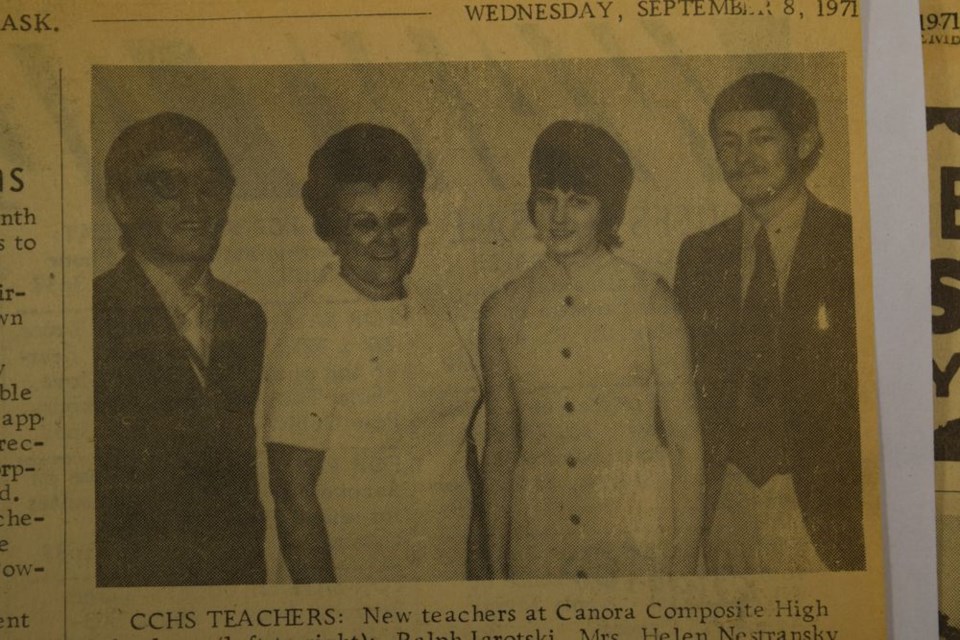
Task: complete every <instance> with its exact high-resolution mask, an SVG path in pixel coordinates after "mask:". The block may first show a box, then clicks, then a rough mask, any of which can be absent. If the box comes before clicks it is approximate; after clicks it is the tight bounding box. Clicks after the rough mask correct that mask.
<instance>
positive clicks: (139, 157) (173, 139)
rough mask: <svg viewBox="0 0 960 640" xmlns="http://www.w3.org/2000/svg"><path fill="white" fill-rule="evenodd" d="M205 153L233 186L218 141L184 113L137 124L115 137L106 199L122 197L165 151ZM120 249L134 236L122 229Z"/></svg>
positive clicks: (106, 165)
mask: <svg viewBox="0 0 960 640" xmlns="http://www.w3.org/2000/svg"><path fill="white" fill-rule="evenodd" d="M196 150H205V151H208V152H209V154H210V156H209V157H210V160H211V162H212V163H213V166H214V167H215V168H216V169H217V171H218V172H219V173H220V174H221V175H223V176H224V177H226V178H228V180H229V181H230V183H233V180H234V178H233V171H232V170H231V168H230V161H229V160H227V156H226V155H225V154H224V153H223V149H221V148H220V143H219V142H218V141H217V137H216V136H215V135H213V133H212V132H211V131H210V130H209V129H207V128H206V127H205V126H203V125H202V124H200V123H199V122H198V121H196V120H194V119H193V118H190V117H188V116H185V115H183V114H182V113H173V112H169V111H167V112H163V113H158V114H156V115H153V116H150V117H149V118H145V119H143V120H138V121H137V122H134V123H133V124H131V125H129V126H128V127H127V128H126V129H124V130H123V131H121V132H120V135H118V136H117V137H116V139H115V140H114V141H113V144H111V145H110V149H109V150H107V157H106V159H105V160H104V183H105V185H106V192H107V197H108V198H109V197H111V196H114V195H122V194H123V193H124V192H125V190H126V187H127V185H128V183H129V181H130V179H131V178H132V177H133V175H134V173H135V172H136V170H137V168H139V167H140V165H142V164H143V163H144V162H145V161H146V160H147V159H148V158H149V157H151V156H153V155H155V154H157V153H163V152H165V151H185V152H188V151H196ZM120 234H121V236H120V245H121V247H123V248H124V249H129V248H130V244H131V234H130V231H129V230H128V229H125V228H122V227H121V229H120Z"/></svg>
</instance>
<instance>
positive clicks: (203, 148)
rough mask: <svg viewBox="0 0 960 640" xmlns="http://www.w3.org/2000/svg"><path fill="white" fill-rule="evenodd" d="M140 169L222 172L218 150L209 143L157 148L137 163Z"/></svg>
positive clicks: (221, 162)
mask: <svg viewBox="0 0 960 640" xmlns="http://www.w3.org/2000/svg"><path fill="white" fill-rule="evenodd" d="M139 169H140V170H141V171H151V170H162V171H167V170H170V171H177V170H179V171H182V172H184V173H210V172H223V170H224V167H223V161H222V159H221V156H220V153H219V151H218V150H217V149H216V148H214V147H213V146H211V145H196V146H190V147H178V148H172V149H159V150H157V151H153V152H151V153H148V154H147V155H146V156H144V157H143V160H142V161H141V162H140V163H139Z"/></svg>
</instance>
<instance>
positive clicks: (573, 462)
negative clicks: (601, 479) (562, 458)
mask: <svg viewBox="0 0 960 640" xmlns="http://www.w3.org/2000/svg"><path fill="white" fill-rule="evenodd" d="M567 466H568V467H575V466H577V459H576V458H574V457H573V456H569V457H568V458H567Z"/></svg>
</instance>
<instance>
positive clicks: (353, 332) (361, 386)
mask: <svg viewBox="0 0 960 640" xmlns="http://www.w3.org/2000/svg"><path fill="white" fill-rule="evenodd" d="M308 173H309V175H308V178H307V181H306V183H305V184H304V186H303V201H304V205H305V207H306V209H307V212H308V213H309V214H310V216H311V217H312V218H313V222H314V228H315V230H316V233H317V235H318V236H319V237H320V238H321V239H322V240H324V241H326V242H327V243H329V245H330V247H331V248H332V250H333V252H334V253H335V254H336V256H337V257H338V258H339V265H338V267H337V268H336V269H328V270H327V271H325V272H324V273H323V277H321V279H320V281H319V284H318V285H317V286H315V287H314V288H313V289H312V290H311V291H309V292H308V293H307V295H306V296H305V298H304V299H303V301H302V302H301V303H300V304H299V306H297V307H296V308H295V310H294V311H293V313H292V314H291V318H290V323H289V326H288V327H287V329H286V331H285V332H284V334H283V335H282V336H281V338H280V340H279V342H278V345H277V347H276V348H275V349H274V351H273V353H272V357H271V358H270V359H269V360H268V365H267V373H266V376H265V378H266V379H265V391H264V394H265V422H266V425H265V438H266V442H267V453H268V462H269V471H270V487H271V490H272V493H273V496H274V499H275V503H276V521H277V530H278V535H279V539H280V548H281V552H282V554H283V557H284V559H285V561H286V565H287V568H288V570H289V572H290V575H291V578H292V579H293V581H294V582H300V583H304V582H333V581H337V582H410V581H428V580H462V579H464V577H466V574H467V569H466V567H467V539H468V526H469V522H470V515H471V487H470V483H469V479H468V469H467V461H468V452H469V438H468V433H467V428H468V422H469V421H470V419H471V414H472V412H473V410H474V407H475V405H476V402H477V399H478V398H479V395H480V389H479V380H478V375H477V373H476V372H475V371H474V368H473V366H472V363H471V358H470V356H469V353H468V351H467V349H466V348H465V344H464V342H463V340H461V339H460V336H459V335H458V333H457V331H456V329H455V327H454V324H453V322H452V320H451V318H450V316H449V313H448V312H447V310H446V307H445V306H444V304H443V302H442V301H441V300H440V299H439V297H436V296H432V295H430V293H429V292H421V291H416V290H413V289H411V288H410V287H409V286H408V285H407V283H406V282H405V276H406V275H407V274H408V273H409V272H410V270H411V269H412V268H413V266H414V262H415V260H416V255H417V245H418V238H419V233H420V230H421V229H422V228H423V226H424V225H425V224H426V205H425V203H424V198H423V188H424V181H425V169H424V166H423V164H422V162H421V161H420V158H419V157H418V156H417V153H416V151H415V150H414V149H413V147H412V146H411V145H410V142H409V141H408V140H407V139H406V138H404V137H403V136H402V135H401V134H399V133H397V132H396V131H394V130H392V129H387V128H384V127H380V126H377V125H371V124H359V125H355V126H352V127H349V128H347V129H345V130H343V131H341V132H339V133H337V134H335V135H333V136H331V137H330V138H329V139H328V140H327V141H326V142H325V143H324V145H323V146H322V147H321V148H320V149H319V150H318V151H317V152H316V153H315V154H314V155H313V157H312V159H311V161H310V166H309V171H308Z"/></svg>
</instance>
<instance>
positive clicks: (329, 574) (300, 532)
mask: <svg viewBox="0 0 960 640" xmlns="http://www.w3.org/2000/svg"><path fill="white" fill-rule="evenodd" d="M323 457H324V452H323V451H316V450H313V449H304V448H301V447H294V446H291V445H286V444H275V443H268V444H267V461H268V464H269V467H270V491H271V493H272V494H273V499H274V502H275V504H276V518H277V534H278V535H279V537H280V550H281V552H282V553H283V559H284V560H285V561H286V563H287V569H288V570H289V571H290V577H291V579H292V580H293V581H294V582H295V583H298V584H310V583H317V582H336V574H335V573H334V570H333V558H332V556H331V553H330V540H329V538H328V537H327V527H326V525H325V524H324V521H323V510H322V509H321V508H320V502H319V501H318V500H317V479H318V478H319V477H320V472H321V470H322V469H323Z"/></svg>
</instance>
